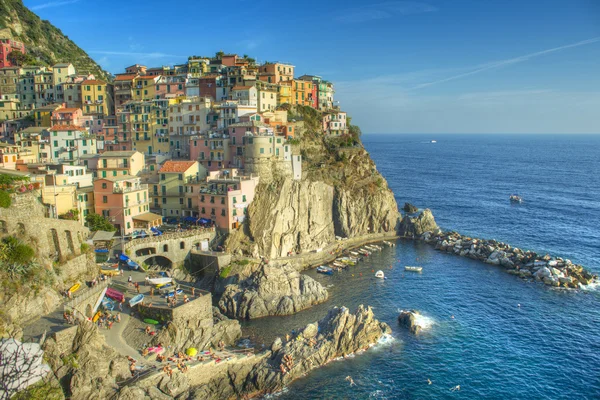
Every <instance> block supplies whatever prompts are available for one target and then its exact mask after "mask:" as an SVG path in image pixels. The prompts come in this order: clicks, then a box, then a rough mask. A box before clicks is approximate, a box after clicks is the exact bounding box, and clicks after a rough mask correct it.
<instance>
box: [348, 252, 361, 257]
mask: <svg viewBox="0 0 600 400" xmlns="http://www.w3.org/2000/svg"><path fill="white" fill-rule="evenodd" d="M350 254H352V255H353V256H357V257H358V256H359V255H360V254H358V253H357V252H355V251H351V252H350Z"/></svg>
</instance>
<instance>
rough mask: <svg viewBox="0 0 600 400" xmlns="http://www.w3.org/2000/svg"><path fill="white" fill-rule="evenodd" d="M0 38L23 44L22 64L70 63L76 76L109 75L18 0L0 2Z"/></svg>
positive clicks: (56, 29)
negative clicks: (25, 54)
mask: <svg viewBox="0 0 600 400" xmlns="http://www.w3.org/2000/svg"><path fill="white" fill-rule="evenodd" d="M0 38H2V39H14V40H19V41H22V42H23V43H25V47H26V48H27V52H28V55H29V56H28V57H27V58H26V63H25V64H26V65H46V66H52V65H54V64H56V63H60V62H71V63H73V65H74V66H75V68H76V69H77V72H78V73H81V74H85V73H91V74H94V75H95V76H96V78H99V79H108V78H109V74H108V73H107V72H106V71H104V70H103V69H102V68H101V67H100V66H99V65H98V64H96V62H95V61H94V60H92V59H91V58H90V56H88V55H87V54H86V52H85V51H83V50H82V49H80V48H79V47H78V46H77V45H76V44H75V43H74V42H73V41H72V40H71V39H69V38H68V37H67V36H65V35H64V34H63V33H62V32H61V30H60V29H58V28H56V27H55V26H54V25H52V24H51V23H50V22H49V21H47V20H41V19H40V17H38V16H37V15H36V14H35V13H33V12H32V11H30V10H29V9H28V8H27V7H25V5H23V2H22V0H0Z"/></svg>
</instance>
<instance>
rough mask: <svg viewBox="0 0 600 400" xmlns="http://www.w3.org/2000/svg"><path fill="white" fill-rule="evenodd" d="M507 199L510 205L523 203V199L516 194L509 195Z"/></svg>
mask: <svg viewBox="0 0 600 400" xmlns="http://www.w3.org/2000/svg"><path fill="white" fill-rule="evenodd" d="M509 199H510V202H511V203H522V202H523V198H522V197H521V196H519V195H516V194H511V195H510V197H509Z"/></svg>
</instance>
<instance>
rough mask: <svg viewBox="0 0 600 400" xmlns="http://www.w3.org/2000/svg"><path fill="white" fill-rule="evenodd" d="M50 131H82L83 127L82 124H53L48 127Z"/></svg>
mask: <svg viewBox="0 0 600 400" xmlns="http://www.w3.org/2000/svg"><path fill="white" fill-rule="evenodd" d="M50 130H51V131H84V132H85V128H84V127H83V126H77V125H54V126H53V127H52V128H50Z"/></svg>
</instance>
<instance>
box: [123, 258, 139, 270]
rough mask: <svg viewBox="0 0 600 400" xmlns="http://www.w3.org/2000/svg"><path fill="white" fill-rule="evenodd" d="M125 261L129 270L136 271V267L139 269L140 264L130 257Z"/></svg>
mask: <svg viewBox="0 0 600 400" xmlns="http://www.w3.org/2000/svg"><path fill="white" fill-rule="evenodd" d="M126 263H127V266H128V267H129V270H130V271H137V270H138V269H140V265H139V264H138V263H136V262H135V261H133V260H132V259H129V260H127V261H126Z"/></svg>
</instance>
